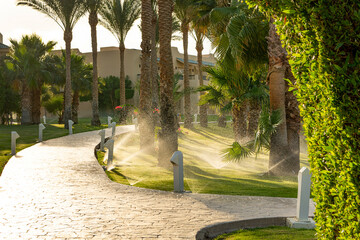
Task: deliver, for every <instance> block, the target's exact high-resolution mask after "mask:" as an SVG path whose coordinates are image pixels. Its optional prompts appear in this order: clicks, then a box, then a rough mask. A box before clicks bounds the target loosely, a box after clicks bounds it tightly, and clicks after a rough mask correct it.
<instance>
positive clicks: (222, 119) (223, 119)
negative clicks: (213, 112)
mask: <svg viewBox="0 0 360 240" xmlns="http://www.w3.org/2000/svg"><path fill="white" fill-rule="evenodd" d="M218 127H222V128H225V127H226V116H225V115H223V114H222V113H220V115H219V119H218Z"/></svg>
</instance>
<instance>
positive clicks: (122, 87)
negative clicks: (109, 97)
mask: <svg viewBox="0 0 360 240" xmlns="http://www.w3.org/2000/svg"><path fill="white" fill-rule="evenodd" d="M119 50H120V105H125V103H126V100H125V63H124V61H125V44H124V42H123V41H121V42H120V46H119Z"/></svg>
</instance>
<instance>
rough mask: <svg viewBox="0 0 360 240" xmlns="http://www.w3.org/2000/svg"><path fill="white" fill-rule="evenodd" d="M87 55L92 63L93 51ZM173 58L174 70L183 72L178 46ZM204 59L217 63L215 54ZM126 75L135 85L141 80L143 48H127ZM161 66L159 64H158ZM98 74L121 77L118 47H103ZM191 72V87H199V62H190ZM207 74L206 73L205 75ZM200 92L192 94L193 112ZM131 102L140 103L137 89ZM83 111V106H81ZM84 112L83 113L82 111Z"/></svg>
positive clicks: (173, 52) (181, 105)
mask: <svg viewBox="0 0 360 240" xmlns="http://www.w3.org/2000/svg"><path fill="white" fill-rule="evenodd" d="M81 54H82V55H84V56H85V59H86V61H87V62H88V63H92V53H91V52H89V53H81ZM172 58H173V65H174V72H180V73H182V72H183V69H184V64H183V62H181V61H179V60H178V58H181V59H183V58H184V55H183V54H181V53H179V51H178V49H177V48H176V47H172ZM189 60H193V61H197V56H193V55H189ZM203 61H207V62H211V63H215V62H216V61H215V58H214V56H213V55H204V57H203ZM124 65H125V75H128V76H129V77H130V80H131V81H132V82H133V85H132V86H133V87H134V86H135V85H136V83H137V81H139V80H140V74H141V50H138V49H126V50H125V63H124ZM158 67H159V66H158ZM98 74H99V77H108V76H110V75H113V76H117V77H120V51H119V48H118V47H104V48H101V49H100V51H99V52H98ZM189 74H190V87H192V88H194V89H195V88H197V87H198V86H199V81H198V67H197V64H189ZM205 75H206V74H205V73H204V76H205ZM204 83H205V84H208V81H207V80H206V81H204ZM179 84H180V85H181V86H183V80H180V81H179ZM199 96H200V94H199V93H194V94H192V95H191V112H192V113H198V109H199V107H198V105H197V104H198V99H199ZM129 103H131V104H134V105H136V106H138V105H139V93H138V91H135V95H134V98H133V99H132V100H131V101H129ZM179 106H180V112H181V113H183V112H184V110H183V106H184V100H183V99H182V100H181V101H180V103H179ZM80 111H81V112H82V111H83V110H82V108H80ZM81 114H82V113H81Z"/></svg>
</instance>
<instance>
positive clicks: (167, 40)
mask: <svg viewBox="0 0 360 240" xmlns="http://www.w3.org/2000/svg"><path fill="white" fill-rule="evenodd" d="M173 3H174V2H173V0H158V7H159V26H160V27H159V40H160V118H161V132H160V133H159V155H158V163H159V165H160V166H163V167H168V168H170V167H171V164H170V161H169V159H170V157H171V155H172V154H173V153H174V152H175V151H177V150H178V137H177V132H176V129H175V111H174V98H173V76H174V68H173V63H172V57H171V33H172V10H173Z"/></svg>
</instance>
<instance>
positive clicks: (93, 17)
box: [84, 0, 103, 126]
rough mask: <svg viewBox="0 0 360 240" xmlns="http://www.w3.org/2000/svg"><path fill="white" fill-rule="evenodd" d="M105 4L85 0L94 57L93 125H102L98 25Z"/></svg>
mask: <svg viewBox="0 0 360 240" xmlns="http://www.w3.org/2000/svg"><path fill="white" fill-rule="evenodd" d="M102 6H103V0H84V7H85V9H86V10H87V11H88V12H89V24H90V28H91V46H92V57H93V80H92V102H91V106H92V119H91V125H92V126H100V124H101V122H100V118H99V83H98V69H97V36H96V26H97V24H98V22H99V19H98V12H99V9H100V8H101V7H102Z"/></svg>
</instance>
